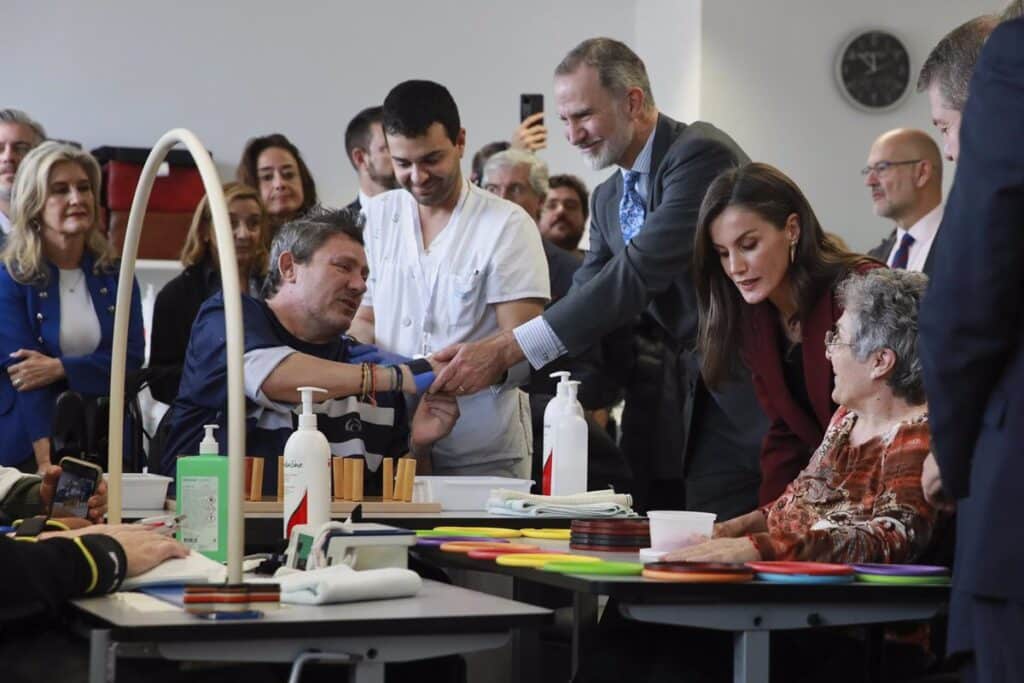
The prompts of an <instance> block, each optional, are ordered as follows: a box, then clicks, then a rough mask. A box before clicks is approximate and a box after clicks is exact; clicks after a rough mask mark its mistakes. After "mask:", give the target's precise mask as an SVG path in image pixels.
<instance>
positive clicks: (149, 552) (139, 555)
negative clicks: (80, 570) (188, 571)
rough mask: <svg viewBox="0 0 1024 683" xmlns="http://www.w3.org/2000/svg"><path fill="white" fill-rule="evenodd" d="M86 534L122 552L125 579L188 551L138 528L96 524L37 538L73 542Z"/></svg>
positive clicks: (140, 526)
mask: <svg viewBox="0 0 1024 683" xmlns="http://www.w3.org/2000/svg"><path fill="white" fill-rule="evenodd" d="M89 534H104V535H106V536H110V537H111V538H113V539H114V540H116V541H117V542H118V543H120V544H121V547H122V548H124V554H125V557H126V558H127V559H128V569H127V572H128V573H127V576H136V575H138V574H142V573H143V572H147V571H149V570H150V569H152V568H153V567H155V566H157V565H158V564H160V563H161V562H163V561H164V560H169V559H171V558H172V557H187V556H188V553H189V549H188V548H187V547H186V546H184V545H182V544H181V543H179V542H178V541H176V540H174V539H173V538H171V537H170V536H164V535H162V534H158V533H156V532H155V531H151V530H150V529H148V528H147V527H146V526H144V525H142V524H114V525H107V524H96V525H93V526H87V527H84V528H81V529H74V530H72V531H57V532H48V533H45V534H40V535H39V540H40V541H44V540H46V539H48V538H74V537H75V536H87V535H89Z"/></svg>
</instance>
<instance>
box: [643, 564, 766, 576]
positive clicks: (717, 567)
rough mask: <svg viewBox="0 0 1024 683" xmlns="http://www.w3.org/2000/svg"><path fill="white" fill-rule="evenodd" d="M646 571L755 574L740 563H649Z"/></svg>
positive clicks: (645, 566)
mask: <svg viewBox="0 0 1024 683" xmlns="http://www.w3.org/2000/svg"><path fill="white" fill-rule="evenodd" d="M644 569H650V570H651V571H656V572H671V573H679V574H692V573H697V574H744V575H750V576H753V574H754V571H753V570H752V569H750V568H749V567H747V566H745V565H743V564H741V563H739V562H649V563H647V564H645V565H644Z"/></svg>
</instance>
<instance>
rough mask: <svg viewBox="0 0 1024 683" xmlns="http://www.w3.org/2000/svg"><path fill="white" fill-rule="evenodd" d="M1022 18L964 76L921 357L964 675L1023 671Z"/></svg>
mask: <svg viewBox="0 0 1024 683" xmlns="http://www.w3.org/2000/svg"><path fill="white" fill-rule="evenodd" d="M1022 83H1024V19H1018V20H1015V21H1011V22H1007V23H1005V24H1003V25H1002V26H1000V27H999V28H997V29H996V30H995V31H994V32H993V33H992V35H991V37H990V38H989V40H988V43H987V44H986V46H985V48H984V49H983V51H982V53H981V58H980V60H979V61H978V64H977V67H976V69H975V71H974V77H973V79H972V80H971V85H970V96H969V97H968V99H967V104H966V107H965V108H964V114H963V120H962V125H961V129H960V141H961V144H960V155H959V160H958V162H957V173H956V180H955V182H954V184H953V189H952V191H951V193H950V196H949V201H948V203H947V205H946V214H945V218H944V219H943V222H942V231H943V238H942V239H943V243H942V249H941V250H940V251H939V252H938V254H937V262H936V264H935V277H934V279H933V281H932V283H931V285H930V287H929V291H928V295H927V297H926V298H925V301H924V303H923V305H922V309H921V321H920V328H921V350H922V353H921V361H922V365H923V367H924V378H925V386H926V388H927V392H928V403H929V411H930V415H931V429H932V435H933V448H934V455H935V459H936V460H937V461H938V465H939V471H940V472H941V480H938V479H936V478H934V477H931V478H930V477H928V476H927V475H928V473H927V472H926V476H925V477H923V478H922V485H923V486H924V488H925V491H926V493H928V494H931V495H933V496H934V495H935V494H936V492H937V489H938V483H939V482H940V481H941V489H942V490H943V491H944V492H945V493H946V494H947V495H948V496H951V497H952V498H954V499H956V502H957V508H958V515H957V517H958V520H957V548H956V565H955V570H954V574H953V577H954V579H953V580H954V585H953V598H952V603H951V607H950V638H949V649H950V651H951V652H958V651H964V652H973V654H974V657H973V659H968V660H967V663H966V665H965V666H966V668H965V673H966V677H965V680H967V681H974V680H977V681H986V682H993V683H994V682H999V681H1021V680H1024V648H1022V647H1021V643H1024V582H1022V581H1021V571H1022V568H1024V524H1022V522H1021V515H1020V502H1019V501H1020V492H1021V486H1022V484H1021V482H1024V457H1022V453H1021V444H1022V443H1024V336H1022V330H1024V88H1022Z"/></svg>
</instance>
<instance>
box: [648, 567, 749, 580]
mask: <svg viewBox="0 0 1024 683" xmlns="http://www.w3.org/2000/svg"><path fill="white" fill-rule="evenodd" d="M647 566H650V565H647ZM642 576H643V577H644V578H647V579H656V580H658V581H674V582H676V583H744V582H745V581H750V580H751V579H753V578H754V572H747V573H746V574H701V573H699V572H677V571H658V570H657V569H647V568H646V567H645V568H644V571H643V574H642Z"/></svg>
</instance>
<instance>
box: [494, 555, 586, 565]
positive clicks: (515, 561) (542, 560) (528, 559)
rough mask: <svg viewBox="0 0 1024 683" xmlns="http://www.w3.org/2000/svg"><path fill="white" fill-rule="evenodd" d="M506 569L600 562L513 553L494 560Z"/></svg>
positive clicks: (577, 556) (582, 556)
mask: <svg viewBox="0 0 1024 683" xmlns="http://www.w3.org/2000/svg"><path fill="white" fill-rule="evenodd" d="M494 561H495V562H497V563H498V564H500V565H502V566H505V567H543V566H544V565H546V564H547V563H548V562H576V563H585V562H600V561H601V558H599V557H593V556H591V555H563V554H560V553H513V554H511V555H508V554H506V555H500V556H498V557H497V558H495V560H494Z"/></svg>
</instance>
